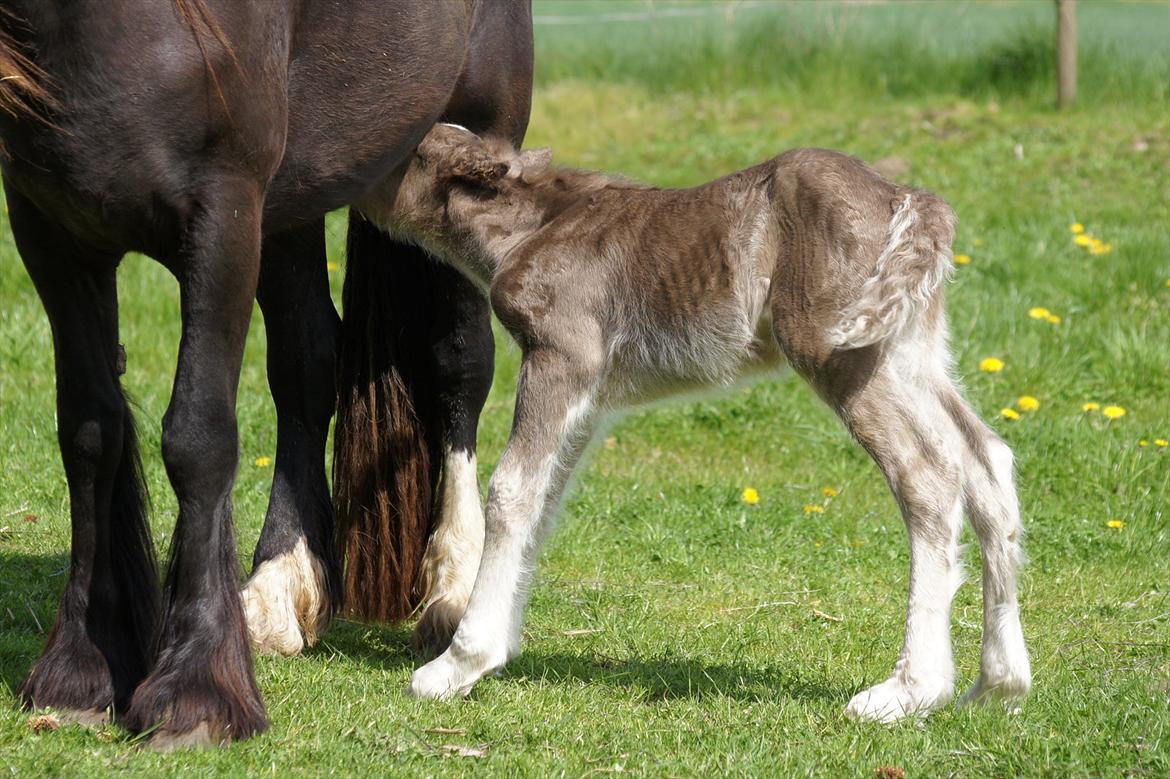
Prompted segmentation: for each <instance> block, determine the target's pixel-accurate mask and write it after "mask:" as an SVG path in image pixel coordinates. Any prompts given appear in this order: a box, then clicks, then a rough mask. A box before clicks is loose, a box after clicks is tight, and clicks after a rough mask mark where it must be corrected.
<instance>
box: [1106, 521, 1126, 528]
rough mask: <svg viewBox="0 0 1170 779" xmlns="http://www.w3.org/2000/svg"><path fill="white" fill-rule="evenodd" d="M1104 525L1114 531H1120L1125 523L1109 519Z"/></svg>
mask: <svg viewBox="0 0 1170 779" xmlns="http://www.w3.org/2000/svg"><path fill="white" fill-rule="evenodd" d="M1105 524H1106V525H1108V526H1109V527H1111V528H1113V529H1114V530H1121V529H1122V528H1123V527H1125V522H1123V521H1122V520H1120V519H1111V520H1109V521H1108V522H1106V523H1105Z"/></svg>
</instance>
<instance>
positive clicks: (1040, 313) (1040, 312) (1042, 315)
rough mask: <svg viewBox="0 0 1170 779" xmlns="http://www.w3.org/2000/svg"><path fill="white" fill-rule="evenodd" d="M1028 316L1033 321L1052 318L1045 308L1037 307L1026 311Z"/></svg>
mask: <svg viewBox="0 0 1170 779" xmlns="http://www.w3.org/2000/svg"><path fill="white" fill-rule="evenodd" d="M1028 316H1030V317H1032V318H1033V319H1047V318H1048V317H1050V316H1052V312H1051V311H1049V310H1048V309H1046V308H1041V307H1040V306H1037V307H1036V308H1029V309H1028Z"/></svg>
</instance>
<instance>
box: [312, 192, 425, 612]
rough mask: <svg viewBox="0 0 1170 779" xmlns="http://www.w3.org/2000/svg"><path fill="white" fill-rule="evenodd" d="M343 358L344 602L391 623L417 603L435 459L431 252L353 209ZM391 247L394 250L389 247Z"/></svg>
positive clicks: (340, 506) (339, 446)
mask: <svg viewBox="0 0 1170 779" xmlns="http://www.w3.org/2000/svg"><path fill="white" fill-rule="evenodd" d="M346 251H347V255H348V261H347V268H346V274H345V288H344V291H343V293H342V303H343V306H344V317H343V319H342V345H341V353H340V361H339V364H338V382H337V426H336V429H335V433H334V447H333V496H334V502H335V503H336V507H337V545H336V548H337V549H338V550H339V552H340V554H342V555H343V565H344V575H343V596H344V600H345V609H346V610H347V611H348V612H349V613H351V614H353V615H354V616H357V617H360V618H363V619H370V620H378V621H386V622H392V621H397V620H401V619H405V618H406V617H407V616H409V615H410V614H411V613H412V612H413V611H414V609H415V608H416V607H417V606H418V604H419V599H420V596H419V593H417V592H416V590H415V581H416V579H417V578H418V571H419V566H420V563H421V561H422V557H423V552H424V550H425V547H426V542H427V538H428V537H429V536H430V532H431V516H432V507H433V504H434V492H435V486H436V480H437V477H438V470H439V468H438V466H439V453H438V450H439V435H438V429H439V425H438V421H437V416H436V412H435V408H434V400H433V399H434V397H435V395H436V394H437V393H436V388H435V387H434V386H432V385H433V378H432V376H431V371H430V369H429V366H428V363H427V343H428V338H427V333H426V332H425V328H426V324H425V323H428V322H430V317H429V316H428V315H427V312H428V310H429V309H430V306H431V305H432V304H433V300H432V296H431V287H432V286H433V276H432V275H431V273H430V272H429V271H428V267H429V261H428V260H426V259H425V258H423V257H421V256H419V255H418V254H416V253H411V252H402V251H401V247H399V246H397V244H395V243H394V242H393V241H392V240H391V239H390V238H389V237H388V236H386V235H385V234H384V233H383V232H381V231H380V230H378V228H377V227H375V226H374V225H373V224H371V223H370V222H368V221H366V219H365V218H364V217H362V216H361V215H360V214H358V213H357V211H354V210H351V211H350V217H349V237H348V239H347V245H346ZM391 255H393V256H391Z"/></svg>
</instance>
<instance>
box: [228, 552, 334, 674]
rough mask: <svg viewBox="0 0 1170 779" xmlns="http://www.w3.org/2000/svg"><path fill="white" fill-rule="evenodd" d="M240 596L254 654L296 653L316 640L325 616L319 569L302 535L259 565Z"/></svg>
mask: <svg viewBox="0 0 1170 779" xmlns="http://www.w3.org/2000/svg"><path fill="white" fill-rule="evenodd" d="M240 599H241V600H242V601H243V606H244V617H245V619H246V620H247V622H248V633H249V634H250V635H251V638H252V646H253V647H254V648H255V649H256V651H257V652H259V653H260V654H279V655H287V656H291V655H296V654H300V652H301V650H302V649H303V648H304V646H305V644H306V643H308V645H309V646H312V645H313V644H315V643H316V642H317V635H318V634H319V633H320V632H321V631H322V630H324V628H325V623H326V622H327V621H328V617H329V594H328V592H327V590H326V586H325V569H324V568H323V567H322V566H321V563H320V561H318V560H317V558H316V557H315V556H314V555H313V553H312V552H310V551H309V545H308V544H307V543H306V542H305V539H304V537H303V536H302V537H301V538H299V539H297V543H296V545H295V546H294V547H293V548H292V549H291V550H289V551H288V552H285V553H283V554H280V555H277V556H276V557H274V558H272V559H270V560H265V561H264V562H262V563H260V565H259V566H257V567H256V570H255V571H253V572H252V576H251V577H250V578H249V579H248V582H247V584H245V585H244V589H243V590H242V591H241V592H240ZM302 633H303V637H302Z"/></svg>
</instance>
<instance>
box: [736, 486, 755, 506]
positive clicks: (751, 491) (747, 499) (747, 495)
mask: <svg viewBox="0 0 1170 779" xmlns="http://www.w3.org/2000/svg"><path fill="white" fill-rule="evenodd" d="M740 497H741V498H743V502H744V503H746V504H748V505H749V506H754V505H756V504H757V503H759V502H760V493H759V491H757V490H756V488H755V487H744V488H743V494H742V495H740Z"/></svg>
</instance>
